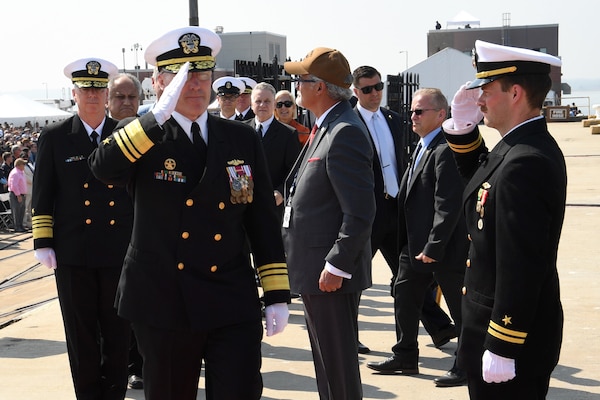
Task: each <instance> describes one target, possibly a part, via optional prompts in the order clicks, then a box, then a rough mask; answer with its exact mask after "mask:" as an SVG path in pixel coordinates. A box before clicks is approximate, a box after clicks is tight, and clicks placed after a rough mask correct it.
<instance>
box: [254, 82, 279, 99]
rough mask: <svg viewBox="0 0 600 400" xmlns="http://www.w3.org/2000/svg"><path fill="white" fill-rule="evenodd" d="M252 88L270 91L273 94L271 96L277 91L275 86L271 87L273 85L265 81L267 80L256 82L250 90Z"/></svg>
mask: <svg viewBox="0 0 600 400" xmlns="http://www.w3.org/2000/svg"><path fill="white" fill-rule="evenodd" d="M254 90H268V91H269V92H271V93H272V94H273V97H275V93H276V92H277V91H276V90H275V88H274V87H273V85H271V84H270V83H267V82H260V83H257V84H256V86H254V89H252V91H254Z"/></svg>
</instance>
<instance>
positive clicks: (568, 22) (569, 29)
mask: <svg viewBox="0 0 600 400" xmlns="http://www.w3.org/2000/svg"><path fill="white" fill-rule="evenodd" d="M9 1H10V6H9V7H8V6H7V5H6V4H4V6H3V9H5V10H4V12H3V13H2V14H3V18H2V20H1V21H0V38H1V39H0V54H1V60H2V61H1V63H0V72H1V75H0V76H2V77H3V82H1V83H0V93H21V94H23V95H25V96H26V97H29V98H32V99H43V98H46V97H48V98H70V97H71V96H70V93H71V87H72V84H71V82H70V80H69V79H67V78H66V77H65V76H64V75H63V68H64V66H65V65H67V64H69V63H70V62H71V61H74V60H76V59H79V58H84V57H100V58H103V59H106V60H109V61H111V62H113V63H114V64H115V65H116V66H117V67H118V68H119V69H122V68H123V56H125V66H126V67H127V68H128V69H129V68H133V66H134V65H135V64H136V60H135V55H136V52H135V51H132V50H131V48H132V46H133V45H134V44H136V43H137V44H139V45H140V46H141V48H142V50H141V51H138V52H137V57H138V62H139V64H140V65H142V67H143V65H144V58H143V51H144V50H145V48H146V46H147V45H148V44H150V43H151V42H152V41H153V40H154V39H156V38H157V37H159V36H161V35H162V34H163V33H166V32H167V31H169V30H172V29H175V28H179V27H182V26H187V25H189V4H190V3H189V1H190V0H168V1H158V0H146V1H145V2H140V1H132V0H102V1H100V2H94V3H88V2H83V1H81V0H54V1H48V0H29V1H22V0H20V1H19V0H17V1H12V0H9ZM8 8H10V10H7V9H8ZM598 9H600V4H599V3H598V1H597V0H581V1H578V2H576V3H568V2H565V1H562V0H546V1H544V2H529V1H523V0H504V1H501V2H493V1H488V2H483V1H475V0H470V1H461V0H455V1H447V0H433V1H428V2H422V1H412V2H404V1H400V0H367V1H365V0H325V1H323V0H302V1H301V2H297V3H295V2H291V1H290V2H281V1H280V2H268V1H265V2H260V3H252V4H250V3H249V2H248V1H240V0H227V1H226V2H220V1H212V2H204V1H202V0H198V10H199V12H198V18H199V25H200V26H201V27H204V28H208V29H211V30H214V29H215V27H217V26H223V28H224V31H225V32H248V31H255V32H256V31H267V32H271V33H276V34H281V35H284V36H286V37H287V51H288V57H290V58H291V59H292V60H299V59H301V58H303V57H304V56H305V55H306V53H308V51H309V50H311V49H313V48H315V47H320V46H324V47H331V48H337V49H338V50H340V51H341V52H342V53H343V54H344V55H345V56H346V58H347V59H348V61H349V63H350V67H351V69H354V68H356V67H358V66H360V65H371V66H374V67H375V68H377V69H378V70H379V71H380V72H381V73H382V75H384V76H385V75H387V74H392V75H395V74H398V73H399V72H401V71H404V70H405V69H406V65H407V61H408V66H409V67H410V66H413V65H415V64H417V63H419V62H421V61H423V60H425V59H426V57H427V32H428V31H429V30H433V29H435V22H436V20H437V21H439V22H440V23H441V24H442V28H445V27H446V23H447V21H449V20H452V19H453V18H454V16H456V15H457V14H458V13H460V12H461V11H465V12H467V13H469V14H471V15H472V16H474V17H476V18H478V19H479V20H480V26H481V27H485V28H490V27H500V26H502V19H503V14H505V13H509V15H510V25H511V26H524V25H546V24H559V56H560V57H561V58H562V60H563V69H562V71H563V78H562V80H563V82H568V83H570V84H571V85H572V86H573V88H574V89H575V90H577V89H588V88H586V87H580V86H582V85H583V86H585V85H589V86H593V85H594V84H595V85H596V86H597V87H592V88H591V89H594V90H600V67H599V65H600V46H599V43H600V37H598V36H600V35H599V34H598V33H597V32H598V31H597V26H598V12H597V11H598ZM123 48H125V53H123V52H122V49H123ZM217 58H218V56H217Z"/></svg>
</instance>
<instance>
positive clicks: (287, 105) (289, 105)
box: [275, 100, 294, 108]
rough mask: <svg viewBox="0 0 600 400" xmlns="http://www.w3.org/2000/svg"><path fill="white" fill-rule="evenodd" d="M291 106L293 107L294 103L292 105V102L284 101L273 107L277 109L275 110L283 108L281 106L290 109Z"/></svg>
mask: <svg viewBox="0 0 600 400" xmlns="http://www.w3.org/2000/svg"><path fill="white" fill-rule="evenodd" d="M293 105H294V103H292V102H291V101H289V100H286V101H278V102H277V103H275V107H277V108H281V107H283V106H285V107H286V108H290V107H291V106H293Z"/></svg>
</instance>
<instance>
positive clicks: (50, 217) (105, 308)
mask: <svg viewBox="0 0 600 400" xmlns="http://www.w3.org/2000/svg"><path fill="white" fill-rule="evenodd" d="M117 72H118V70H117V67H116V66H115V65H113V64H112V63H110V62H108V61H105V60H102V59H99V58H86V59H81V60H77V61H74V62H72V63H70V64H69V65H67V66H66V67H65V69H64V73H65V75H66V76H67V77H68V78H69V79H71V81H72V82H73V85H74V87H73V98H74V99H75V102H76V103H77V107H78V112H77V115H74V116H73V117H71V118H68V119H66V120H64V121H61V122H57V123H55V124H52V125H50V126H48V127H47V128H45V129H44V131H43V132H42V134H41V135H40V138H39V141H38V149H39V150H38V155H37V161H36V169H35V172H34V180H35V185H34V186H33V200H32V201H33V203H32V205H33V219H32V222H33V245H34V248H35V257H36V258H37V259H38V260H39V261H40V262H41V263H42V264H44V265H46V266H47V267H50V268H56V271H55V277H56V286H57V289H58V299H59V303H60V308H61V312H62V317H63V323H64V327H65V335H66V340H67V350H68V354H69V362H70V365H71V375H72V377H73V384H74V387H75V395H76V397H77V399H104V400H107V399H123V398H124V397H125V392H126V390H127V359H128V347H129V333H130V329H131V328H130V327H129V322H128V321H126V320H124V319H121V318H120V317H118V316H117V312H116V310H115V308H114V300H115V293H116V289H117V284H118V282H119V275H120V273H121V268H122V266H123V259H124V258H125V252H126V250H127V245H128V244H129V239H130V236H131V228H132V222H133V205H132V202H131V199H130V197H129V195H128V194H127V192H126V190H125V189H124V188H123V187H118V186H116V185H112V184H108V185H107V184H105V183H102V182H100V181H99V180H97V179H96V178H95V177H94V176H93V175H92V172H91V171H90V168H89V167H88V163H87V157H88V156H89V155H90V153H91V152H92V151H93V150H94V148H96V146H97V145H98V142H99V141H100V140H102V139H104V138H106V137H108V136H109V135H110V134H111V133H112V131H113V129H114V128H115V126H116V125H117V121H116V120H114V119H112V118H109V117H107V116H106V115H105V105H106V101H107V99H108V89H107V86H108V81H109V78H110V77H111V76H112V75H114V74H117Z"/></svg>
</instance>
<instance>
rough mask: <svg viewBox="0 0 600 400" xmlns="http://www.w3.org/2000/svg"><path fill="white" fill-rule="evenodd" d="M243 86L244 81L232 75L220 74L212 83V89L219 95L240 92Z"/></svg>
mask: <svg viewBox="0 0 600 400" xmlns="http://www.w3.org/2000/svg"><path fill="white" fill-rule="evenodd" d="M245 88H246V86H245V85H244V81H242V80H241V79H239V78H234V77H232V76H222V77H220V78H219V79H216V80H215V81H214V82H213V84H212V89H213V90H214V91H215V93H217V94H218V95H220V96H222V95H225V94H240V93H242V92H243V91H244V89H245Z"/></svg>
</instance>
